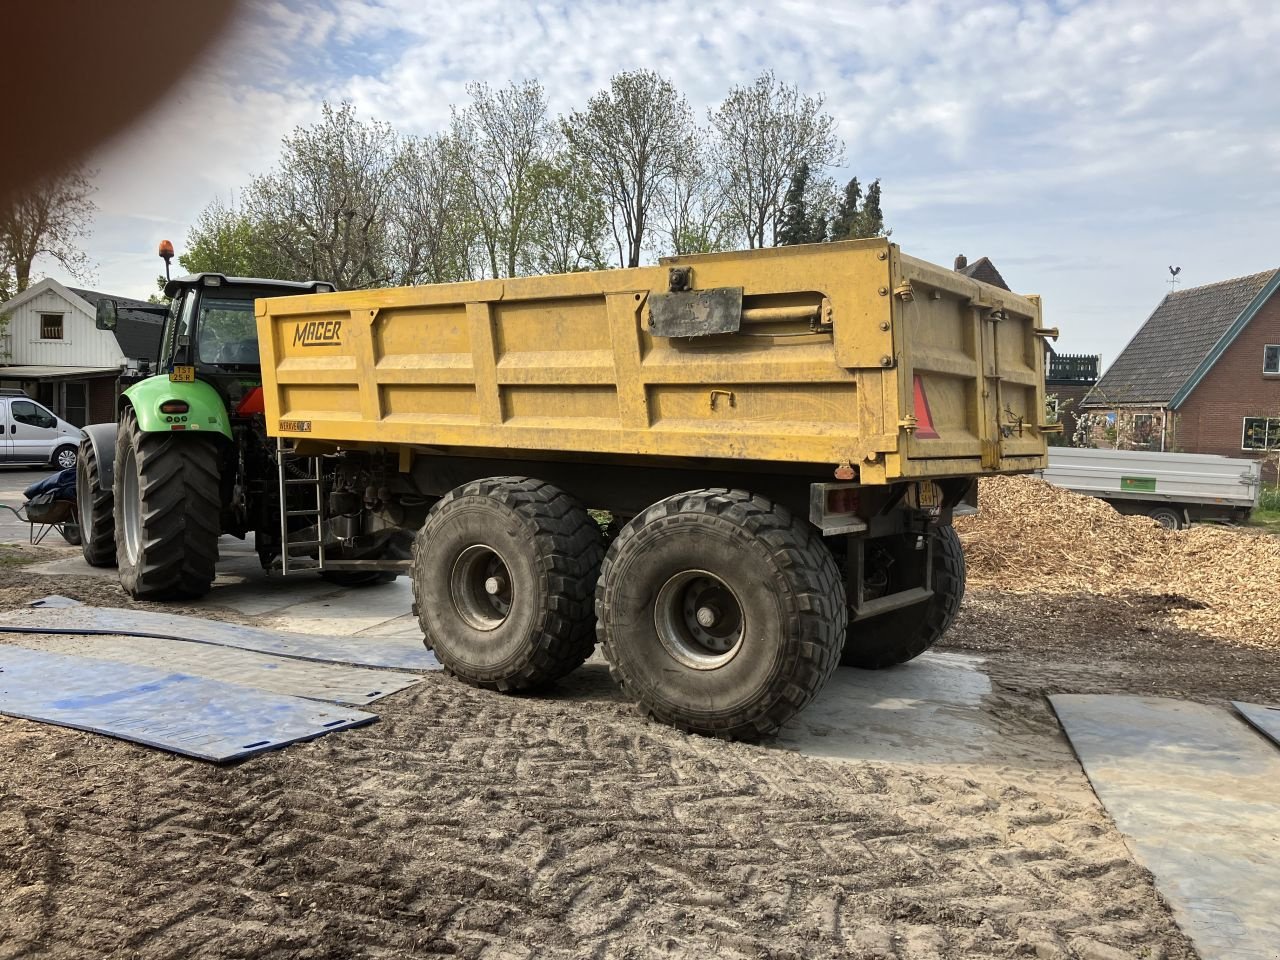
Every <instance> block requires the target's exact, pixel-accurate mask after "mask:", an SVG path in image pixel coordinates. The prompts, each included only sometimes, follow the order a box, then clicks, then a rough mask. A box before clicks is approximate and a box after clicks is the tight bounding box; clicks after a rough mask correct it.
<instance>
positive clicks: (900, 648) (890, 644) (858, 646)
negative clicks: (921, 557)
mask: <svg viewBox="0 0 1280 960" xmlns="http://www.w3.org/2000/svg"><path fill="white" fill-rule="evenodd" d="M964 581H965V565H964V548H963V547H962V546H961V545H960V537H959V535H958V534H957V533H956V531H955V529H954V528H952V527H949V526H947V527H938V528H937V530H936V531H935V532H934V540H933V596H932V597H930V598H929V599H928V600H925V601H923V602H922V603H917V604H914V605H913V606H910V607H903V608H902V609H900V610H891V611H889V612H888V613H884V614H881V615H880V616H878V617H872V618H871V619H870V620H859V621H850V622H849V635H848V637H847V639H846V640H845V644H844V651H843V652H842V653H841V654H840V663H841V664H842V665H843V666H846V667H860V668H862V669H863V670H883V669H884V668H886V667H893V666H897V665H898V664H900V663H906V662H907V661H908V660H914V659H915V658H916V657H918V656H920V654H922V653H924V652H925V651H926V650H928V649H929V648H930V647H932V646H933V645H934V644H935V643H937V642H938V640H939V639H940V638H941V637H942V635H943V634H944V633H946V632H947V630H948V628H949V627H950V626H951V623H952V621H954V620H955V618H956V614H958V613H959V612H960V601H961V600H963V599H964Z"/></svg>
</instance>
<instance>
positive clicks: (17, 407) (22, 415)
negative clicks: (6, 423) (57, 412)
mask: <svg viewBox="0 0 1280 960" xmlns="http://www.w3.org/2000/svg"><path fill="white" fill-rule="evenodd" d="M9 409H10V413H12V415H13V419H14V420H16V421H17V422H18V423H25V424H26V425H27V426H29V427H46V428H47V427H56V426H57V425H58V421H57V419H56V418H55V417H54V415H53V414H52V413H50V412H49V411H48V410H46V409H45V408H44V407H42V406H40V404H38V403H32V402H31V401H30V400H15V401H13V405H12V406H11V407H10V408H9Z"/></svg>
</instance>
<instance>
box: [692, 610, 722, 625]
mask: <svg viewBox="0 0 1280 960" xmlns="http://www.w3.org/2000/svg"><path fill="white" fill-rule="evenodd" d="M695 616H696V617H697V618H698V625H699V626H701V627H714V626H715V625H716V621H717V620H719V619H720V614H719V612H718V611H716V610H715V608H713V607H699V608H698V612H697V614H695Z"/></svg>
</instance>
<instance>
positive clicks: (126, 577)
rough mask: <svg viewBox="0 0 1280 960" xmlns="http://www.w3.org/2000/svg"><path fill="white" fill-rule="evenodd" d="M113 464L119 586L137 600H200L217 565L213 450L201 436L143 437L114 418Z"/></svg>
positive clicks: (130, 421) (130, 415) (128, 422)
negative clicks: (115, 423)
mask: <svg viewBox="0 0 1280 960" xmlns="http://www.w3.org/2000/svg"><path fill="white" fill-rule="evenodd" d="M117 436H118V439H117V441H116V462H115V484H116V488H115V489H116V497H115V530H116V558H117V561H118V565H119V569H120V585H121V586H122V587H124V589H125V590H126V591H127V592H128V593H129V594H130V595H131V596H133V597H135V598H136V599H138V600H168V599H173V598H194V597H201V596H204V595H205V594H206V593H208V592H209V587H210V586H211V585H212V584H213V578H214V568H215V567H216V566H217V563H218V535H219V533H220V529H219V515H220V513H221V493H220V486H219V466H218V450H217V448H216V447H215V446H214V445H213V441H212V440H209V439H206V438H205V437H195V436H191V435H190V434H176V433H145V432H143V431H142V430H141V429H140V428H139V427H138V420H137V417H136V415H135V414H134V412H133V410H132V409H131V408H130V409H126V410H125V411H124V413H123V414H122V415H121V418H120V427H119V433H118V435H117Z"/></svg>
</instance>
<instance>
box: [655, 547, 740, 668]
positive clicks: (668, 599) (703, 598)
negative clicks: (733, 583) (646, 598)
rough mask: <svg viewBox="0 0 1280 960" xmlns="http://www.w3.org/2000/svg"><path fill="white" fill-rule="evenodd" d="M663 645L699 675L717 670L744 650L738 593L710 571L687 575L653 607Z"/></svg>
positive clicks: (677, 579)
mask: <svg viewBox="0 0 1280 960" xmlns="http://www.w3.org/2000/svg"><path fill="white" fill-rule="evenodd" d="M653 623H654V627H655V628H656V629H657V632H658V640H659V641H661V643H662V646H663V647H665V648H666V651H667V653H669V654H671V656H672V657H674V658H675V659H676V660H678V661H679V662H680V663H682V664H684V665H685V666H686V667H691V668H692V669H694V670H715V669H717V668H719V667H723V666H724V665H725V664H726V663H728V662H729V661H730V660H732V659H733V658H734V657H736V656H737V655H738V651H739V650H741V649H742V638H743V636H744V635H745V633H746V631H745V630H744V618H743V614H742V603H741V601H740V600H739V599H738V595H737V594H736V593H734V592H733V590H732V588H730V586H729V585H728V584H727V583H725V582H724V581H723V580H721V579H720V578H719V577H717V576H716V575H715V574H714V573H709V572H707V571H706V570H685V571H682V572H680V573H677V574H676V575H675V576H673V577H671V578H670V579H669V580H668V581H667V582H666V583H664V584H663V585H662V589H661V590H659V591H658V599H657V601H656V602H655V603H654V606H653Z"/></svg>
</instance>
